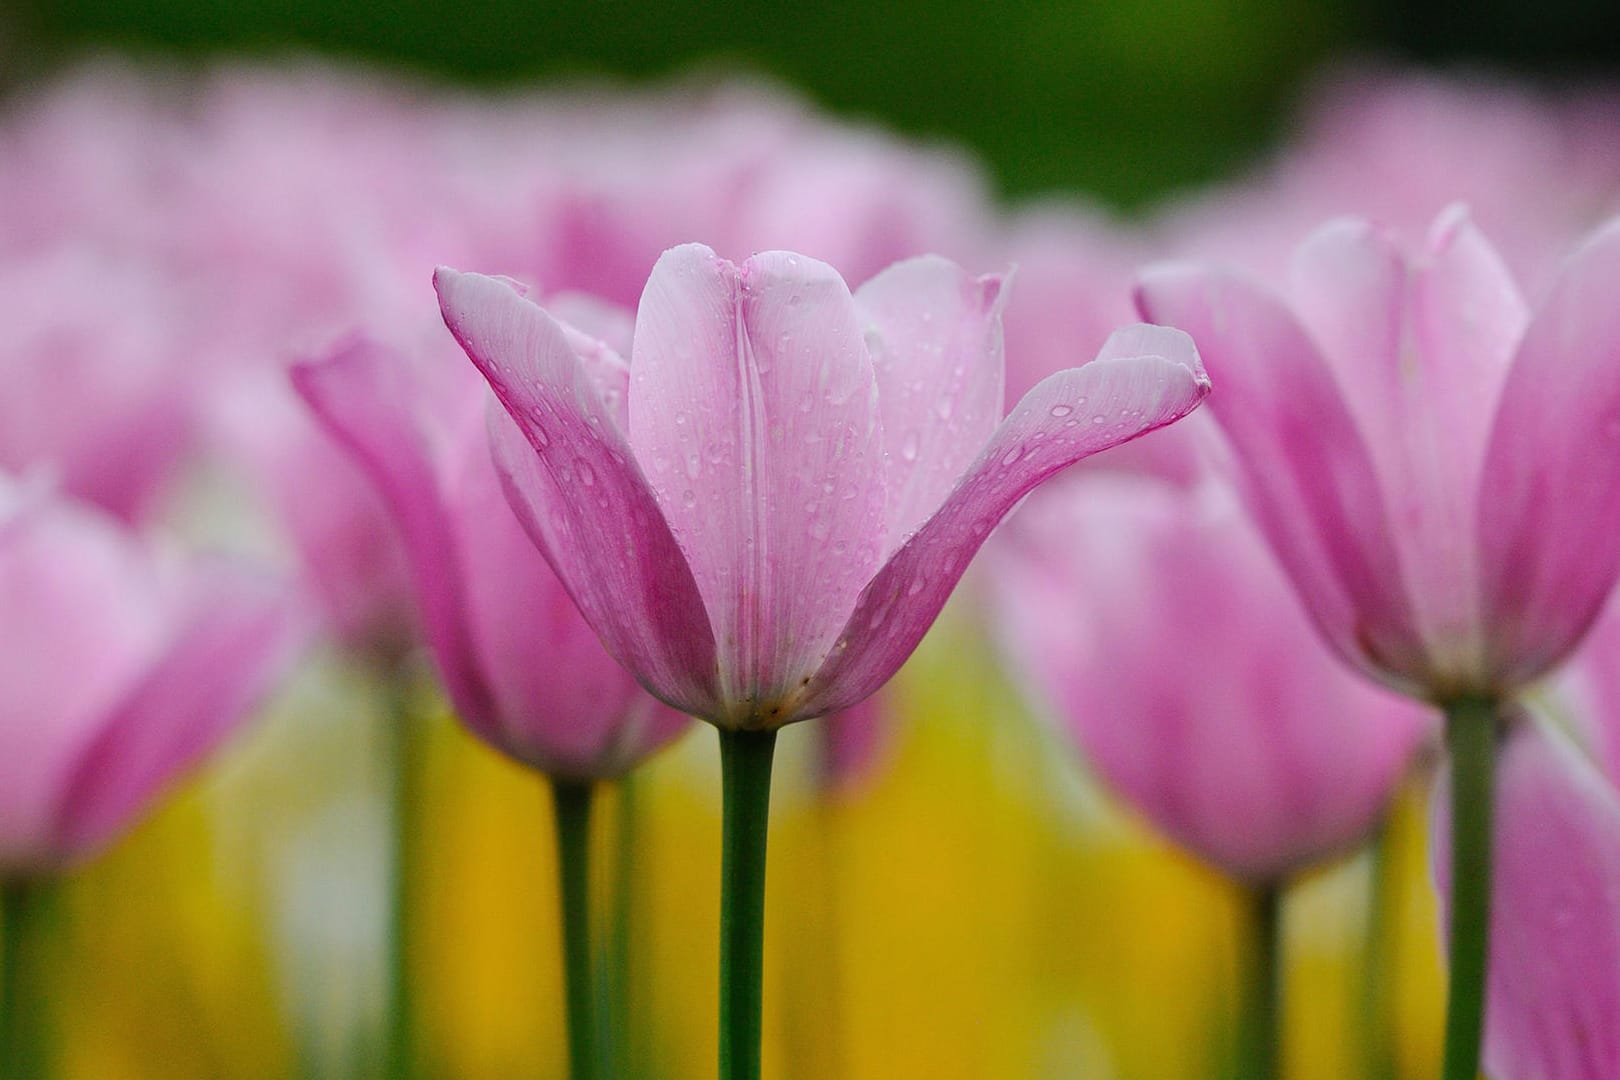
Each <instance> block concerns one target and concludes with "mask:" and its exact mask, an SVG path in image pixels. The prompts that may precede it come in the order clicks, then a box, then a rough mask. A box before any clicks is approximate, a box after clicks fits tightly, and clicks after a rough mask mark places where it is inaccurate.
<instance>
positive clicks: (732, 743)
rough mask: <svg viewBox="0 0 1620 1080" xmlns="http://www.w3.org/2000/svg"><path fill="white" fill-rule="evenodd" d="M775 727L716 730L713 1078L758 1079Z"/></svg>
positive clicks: (728, 1079) (724, 1079) (723, 1079)
mask: <svg viewBox="0 0 1620 1080" xmlns="http://www.w3.org/2000/svg"><path fill="white" fill-rule="evenodd" d="M775 749H776V732H775V731H727V730H724V729H722V730H721V732H720V770H721V778H722V788H723V790H724V794H723V811H722V813H723V824H722V835H721V862H720V1078H721V1080H759V1048H760V1029H761V1016H762V1013H761V998H762V989H763V986H762V984H763V980H764V954H765V838H766V833H767V828H768V825H769V819H770V809H771V757H772V754H773V752H774V751H775Z"/></svg>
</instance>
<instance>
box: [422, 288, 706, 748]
mask: <svg viewBox="0 0 1620 1080" xmlns="http://www.w3.org/2000/svg"><path fill="white" fill-rule="evenodd" d="M434 284H435V287H436V288H437V289H438V292H439V303H440V306H441V308H442V310H443V312H444V319H445V324H446V325H447V326H449V328H450V330H451V332H452V333H453V334H454V335H455V337H456V340H457V341H459V342H460V343H461V347H462V348H463V349H464V350H466V353H467V355H468V356H469V357H470V358H471V359H472V361H473V363H475V364H476V365H477V366H478V368H479V370H480V371H482V372H483V373H484V377H485V378H486V379H488V380H489V383H490V385H491V386H492V387H493V388H494V390H495V394H496V396H497V397H498V398H499V399H500V401H501V404H502V405H503V406H505V408H506V411H507V412H508V413H509V414H510V415H511V418H512V420H513V421H514V422H515V429H516V431H520V432H521V434H522V436H523V443H524V444H525V445H526V446H527V449H524V448H523V447H522V446H519V445H515V440H514V438H513V437H512V436H513V435H514V434H515V433H516V431H514V429H513V428H511V427H509V426H506V425H502V424H499V423H497V424H493V425H492V427H491V431H492V433H494V434H495V436H496V437H495V438H494V440H493V442H492V445H493V447H494V449H495V452H496V459H497V465H498V466H499V467H500V468H501V470H502V480H503V482H504V483H505V484H506V490H507V496H508V498H509V499H510V500H511V502H512V507H513V509H514V510H515V511H516V512H517V515H518V518H519V520H520V521H522V522H523V524H524V526H525V528H526V529H527V530H528V532H529V536H530V538H531V539H533V540H534V541H535V543H536V544H538V545H539V547H540V550H541V553H542V554H543V555H545V557H546V559H547V561H549V562H550V563H551V567H552V569H553V570H555V571H556V573H557V577H558V578H559V579H561V580H562V583H563V586H564V587H565V588H567V590H568V592H569V595H571V596H572V597H573V598H574V602H575V603H576V604H578V605H579V608H580V611H581V613H582V614H583V615H584V616H585V619H586V621H587V622H589V623H590V624H591V627H592V628H593V629H594V630H595V631H596V632H597V634H598V635H599V636H600V637H601V639H602V644H603V645H604V646H605V647H606V648H607V650H608V652H609V653H611V654H612V655H613V657H614V659H616V660H618V661H619V662H620V663H621V664H623V665H624V666H625V667H626V668H627V669H628V670H630V671H631V672H633V673H634V674H635V675H636V677H637V678H638V679H640V680H641V682H642V685H644V686H646V687H647V689H648V690H649V691H650V692H651V693H653V694H654V695H656V696H657V697H659V698H661V699H662V700H664V701H666V702H668V703H669V704H670V705H673V706H674V707H676V708H678V709H681V710H682V711H684V712H688V713H692V714H693V715H697V716H709V715H710V714H711V713H712V712H713V710H714V703H715V702H716V701H717V700H718V698H717V695H716V690H715V687H716V683H715V679H716V673H717V666H716V661H715V655H716V654H715V646H714V635H713V632H712V631H711V630H710V627H709V618H708V615H707V613H706V612H705V610H704V607H703V600H702V597H701V595H700V594H699V593H698V589H697V583H696V582H695V580H694V579H693V576H692V571H691V568H690V567H689V566H688V565H687V561H686V557H685V556H684V555H683V554H682V552H681V549H680V546H679V545H678V544H677V543H676V541H675V537H674V535H673V534H672V533H671V532H670V529H669V525H668V524H667V523H666V522H665V520H664V516H663V514H662V513H661V512H660V510H659V508H658V505H657V502H656V500H655V498H654V496H653V493H652V490H651V488H650V487H649V486H648V484H647V481H646V478H645V477H644V476H643V475H642V472H641V469H640V467H639V466H638V464H637V463H636V460H635V458H634V456H633V455H632V454H631V451H630V447H629V444H628V443H627V442H626V441H625V437H624V435H623V433H622V432H621V430H620V429H619V427H618V426H617V424H616V422H615V419H614V416H613V411H614V410H613V407H612V406H611V405H610V403H608V402H605V401H604V400H603V395H602V392H601V389H600V382H599V380H598V379H597V378H593V374H592V371H591V370H590V369H589V368H588V367H587V365H586V364H585V363H584V362H583V361H582V360H581V358H580V357H579V356H578V355H576V353H575V351H574V349H573V348H572V347H571V346H570V343H569V339H568V335H567V334H566V332H565V331H564V328H563V327H562V326H560V325H559V324H558V323H557V322H556V321H555V320H553V319H552V318H551V317H550V316H549V315H547V314H546V313H545V312H544V311H542V310H541V309H540V308H539V307H537V306H535V305H534V304H532V303H530V302H529V301H527V300H525V299H523V298H522V297H520V296H519V295H518V294H517V293H516V292H514V291H513V290H512V289H511V288H510V287H509V286H507V285H505V284H503V283H502V282H500V281H497V280H495V279H493V278H488V277H484V276H482V275H479V274H460V273H457V272H455V271H453V270H448V269H442V268H441V269H440V270H439V271H437V272H436V273H435V274H434Z"/></svg>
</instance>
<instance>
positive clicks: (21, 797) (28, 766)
mask: <svg viewBox="0 0 1620 1080" xmlns="http://www.w3.org/2000/svg"><path fill="white" fill-rule="evenodd" d="M6 487H7V490H0V632H3V634H4V647H3V648H0V657H3V661H0V662H3V663H4V664H5V670H4V671H3V672H0V684H3V685H4V686H5V687H6V690H5V696H4V699H3V700H4V703H5V707H4V709H0V739H3V740H4V741H5V743H6V746H7V748H6V752H5V753H4V754H3V755H0V761H4V762H5V767H4V769H3V770H0V773H3V779H0V792H3V794H0V879H4V880H16V879H18V878H27V877H32V876H35V875H38V874H43V873H48V872H50V871H53V870H57V869H61V868H63V867H65V866H67V865H69V864H71V863H73V862H75V861H77V860H79V859H83V858H85V857H86V856H88V855H91V854H93V853H94V852H96V851H97V850H98V849H99V848H101V847H102V846H104V845H105V844H107V843H108V842H109V841H110V840H112V839H113V838H114V837H115V836H117V834H118V833H119V832H120V831H122V830H123V829H124V828H126V827H128V825H129V824H130V822H131V821H132V820H133V819H134V818H135V817H136V816H137V815H138V814H140V813H141V812H142V811H143V810H145V809H146V807H147V806H148V805H149V804H150V803H151V802H152V801H153V800H154V799H155V798H156V797H157V796H158V795H159V794H160V793H161V792H162V791H163V789H164V788H166V787H167V786H168V785H169V784H170V783H172V782H173V780H174V778H175V777H176V776H177V775H178V774H179V773H180V772H181V771H183V770H184V769H186V768H187V767H189V766H192V765H194V764H195V763H196V762H197V761H198V760H199V759H200V758H201V757H202V756H203V755H205V754H207V753H208V752H209V751H210V750H211V749H212V748H213V747H214V746H215V745H216V744H218V743H219V741H220V740H222V739H223V738H225V736H227V735H228V734H229V733H230V732H231V731H232V730H233V729H234V728H235V727H236V725H237V724H238V723H239V722H240V721H241V720H242V718H243V716H244V714H245V712H246V709H247V706H248V705H249V704H250V703H251V702H252V701H253V700H254V699H255V698H256V697H257V696H258V695H259V694H260V693H262V692H263V691H264V690H265V688H266V686H267V684H268V683H269V681H270V679H272V678H273V677H274V676H276V675H277V674H279V673H280V671H281V670H282V668H283V666H284V665H285V664H286V662H287V661H288V660H289V659H290V647H291V645H292V644H293V643H294V642H295V640H296V638H295V631H296V629H297V626H298V623H297V620H296V618H295V613H294V611H293V610H292V609H291V607H290V605H289V604H288V602H287V599H286V597H285V596H284V595H283V593H282V591H281V590H279V589H277V588H276V587H275V586H274V585H273V584H272V583H270V582H268V581H265V580H262V579H261V578H260V577H258V576H256V575H253V574H250V573H246V572H243V571H241V570H238V569H235V568H233V567H227V566H223V565H199V566H182V565H171V564H166V563H164V562H162V561H160V560H157V559H155V558H154V557H153V555H152V554H151V553H150V552H148V551H147V550H145V548H144V547H143V545H142V544H141V543H140V542H139V541H137V540H136V539H135V538H134V537H133V536H130V535H128V534H127V533H125V532H124V531H122V530H121V528H120V527H119V526H118V525H117V524H116V523H115V522H113V521H110V520H107V519H106V518H105V517H103V516H102V515H100V514H99V513H97V512H95V511H94V510H91V509H89V508H86V507H82V506H78V505H74V504H72V503H70V502H66V501H63V500H61V499H60V498H59V497H57V496H54V495H51V494H47V493H41V492H37V491H27V490H23V491H19V490H16V489H15V488H14V487H12V485H11V482H9V481H7V482H6Z"/></svg>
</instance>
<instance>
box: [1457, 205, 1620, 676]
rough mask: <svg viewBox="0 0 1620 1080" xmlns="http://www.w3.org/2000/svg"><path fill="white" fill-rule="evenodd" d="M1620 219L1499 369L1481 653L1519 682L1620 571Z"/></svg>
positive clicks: (1575, 263) (1583, 620)
mask: <svg viewBox="0 0 1620 1080" xmlns="http://www.w3.org/2000/svg"><path fill="white" fill-rule="evenodd" d="M1617 281H1620V220H1617V221H1615V222H1613V223H1611V224H1609V225H1608V226H1606V227H1605V228H1603V229H1602V230H1600V231H1599V232H1598V233H1597V234H1596V235H1595V236H1594V237H1593V238H1592V239H1591V240H1590V241H1588V242H1587V244H1586V245H1585V246H1583V247H1582V248H1581V249H1580V250H1579V251H1578V252H1577V253H1576V254H1575V256H1574V257H1573V258H1572V259H1571V261H1570V262H1569V264H1568V265H1567V266H1566V267H1565V268H1564V271H1563V273H1562V274H1561V275H1560V276H1559V278H1558V281H1557V283H1556V284H1555V285H1554V287H1553V290H1552V293H1551V294H1550V295H1549V296H1548V298H1547V301H1546V303H1545V304H1544V305H1543V306H1542V307H1541V308H1540V309H1538V310H1537V312H1536V315H1535V317H1534V319H1533V320H1532V321H1531V324H1530V327H1529V329H1528V330H1527V331H1526V332H1525V338H1524V343H1523V344H1522V345H1521V346H1520V348H1519V353H1518V356H1517V357H1516V359H1515V360H1514V363H1513V367H1512V370H1511V371H1509V373H1508V377H1507V383H1506V385H1505V387H1504V388H1503V391H1502V400H1501V407H1500V409H1499V410H1498V412H1497V415H1496V422H1495V426H1494V428H1493V429H1492V432H1491V440H1490V446H1489V449H1488V450H1487V452H1486V458H1485V470H1484V481H1483V483H1484V489H1485V490H1484V496H1483V498H1482V499H1481V501H1480V506H1479V536H1480V544H1481V548H1482V552H1481V568H1480V576H1481V579H1482V591H1483V595H1484V605H1485V609H1486V626H1487V630H1488V632H1489V633H1490V634H1491V640H1490V643H1489V649H1490V661H1491V665H1492V668H1491V670H1492V671H1494V672H1498V673H1500V674H1501V676H1502V678H1503V681H1504V684H1505V685H1508V686H1512V685H1517V684H1519V683H1522V682H1524V681H1527V680H1529V679H1532V678H1534V677H1535V676H1536V675H1539V674H1541V673H1542V672H1543V671H1545V670H1546V669H1547V668H1548V667H1549V666H1551V665H1552V664H1554V663H1556V662H1557V661H1558V660H1559V659H1561V658H1562V657H1563V656H1564V655H1565V654H1566V653H1567V652H1568V651H1569V650H1570V649H1572V648H1573V647H1574V646H1575V645H1576V643H1577V642H1578V641H1579V640H1580V636H1581V635H1582V634H1583V633H1585V631H1586V628H1587V627H1588V626H1590V625H1591V622H1592V620H1593V619H1594V618H1596V617H1597V613H1598V611H1599V610H1600V609H1601V607H1602V605H1603V602H1604V600H1605V598H1606V597H1607V596H1608V594H1609V592H1610V590H1611V589H1612V588H1613V585H1614V580H1615V575H1616V571H1617V570H1620V302H1616V291H1615V283H1616V282H1617Z"/></svg>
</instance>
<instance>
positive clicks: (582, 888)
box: [551, 779, 601, 1080]
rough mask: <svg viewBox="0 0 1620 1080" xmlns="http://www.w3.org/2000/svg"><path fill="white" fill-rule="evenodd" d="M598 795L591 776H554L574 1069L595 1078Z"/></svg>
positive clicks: (584, 1079)
mask: <svg viewBox="0 0 1620 1080" xmlns="http://www.w3.org/2000/svg"><path fill="white" fill-rule="evenodd" d="M595 795H596V786H595V785H594V784H592V783H591V782H590V781H579V780H559V779H553V780H552V781H551V800H552V806H553V809H554V811H555V813H554V815H553V817H554V820H555V822H556V826H557V886H558V895H559V896H560V897H561V900H562V946H563V978H564V984H565V996H566V998H567V1002H568V1005H567V1007H568V1075H569V1077H571V1078H572V1080H595V1077H596V1076H597V1074H598V1072H599V1071H600V1069H599V1066H600V1064H601V1060H600V1058H599V1056H598V1055H599V1054H600V1052H601V1051H600V1049H599V1048H598V1045H597V1043H598V1040H597V1012H596V997H595V992H594V991H593V989H592V985H591V984H592V982H593V980H592V977H591V889H590V880H591V875H590V871H591V804H592V802H593V801H594V799H595Z"/></svg>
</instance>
